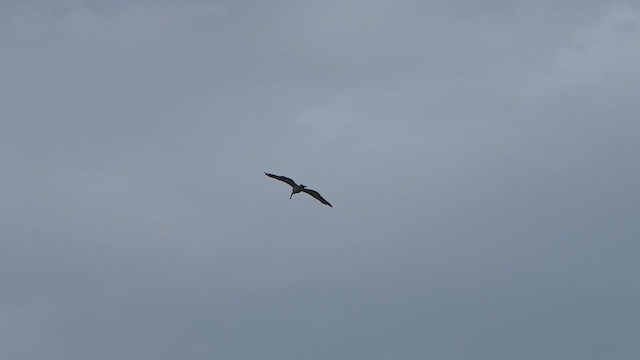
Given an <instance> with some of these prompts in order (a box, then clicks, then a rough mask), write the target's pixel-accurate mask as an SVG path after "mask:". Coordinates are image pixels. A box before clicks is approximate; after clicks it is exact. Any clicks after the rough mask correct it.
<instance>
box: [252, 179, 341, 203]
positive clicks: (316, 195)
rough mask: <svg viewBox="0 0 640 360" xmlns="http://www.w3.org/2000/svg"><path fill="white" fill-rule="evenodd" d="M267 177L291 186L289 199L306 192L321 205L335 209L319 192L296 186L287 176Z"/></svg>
mask: <svg viewBox="0 0 640 360" xmlns="http://www.w3.org/2000/svg"><path fill="white" fill-rule="evenodd" d="M264 174H265V175H267V176H268V177H270V178H274V179H276V180H280V181H282V182H284V183H287V184H289V186H291V195H290V196H289V199H291V198H292V197H293V194H297V193H300V192H305V193H307V194H309V195H311V196H313V197H314V198H316V200H318V201H320V202H321V203H323V204H325V205H327V206H329V207H333V206H331V204H329V202H328V201H327V200H325V199H324V198H323V197H322V196H321V195H320V194H319V193H318V192H317V191H315V190H311V189H307V187H306V186H304V185H302V184H300V185H298V184H296V182H295V181H293V180H291V179H289V178H288V177H286V176H279V175H273V174H269V173H264Z"/></svg>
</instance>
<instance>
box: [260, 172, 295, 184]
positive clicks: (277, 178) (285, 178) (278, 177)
mask: <svg viewBox="0 0 640 360" xmlns="http://www.w3.org/2000/svg"><path fill="white" fill-rule="evenodd" d="M264 174H265V175H267V176H268V177H270V178H274V179H276V180H280V181H282V182H286V183H287V184H289V185H291V187H296V186H297V184H296V182H295V181H293V180H291V179H289V178H288V177H286V176H278V175H273V174H269V173H264Z"/></svg>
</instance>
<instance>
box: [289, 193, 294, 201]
mask: <svg viewBox="0 0 640 360" xmlns="http://www.w3.org/2000/svg"><path fill="white" fill-rule="evenodd" d="M292 197H293V191H292V192H291V195H289V200H291V198H292Z"/></svg>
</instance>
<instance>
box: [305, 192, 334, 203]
mask: <svg viewBox="0 0 640 360" xmlns="http://www.w3.org/2000/svg"><path fill="white" fill-rule="evenodd" d="M302 191H304V192H306V193H307V194H309V195H311V196H313V197H314V198H316V199H317V200H318V201H320V202H321V203H323V204H325V205H327V206H329V207H333V206H331V204H329V202H328V201H327V200H325V199H324V198H323V197H322V196H321V195H320V194H319V193H318V192H317V191H315V190H311V189H302Z"/></svg>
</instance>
